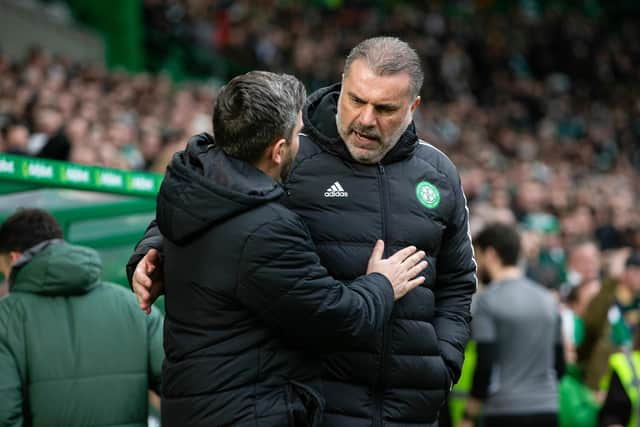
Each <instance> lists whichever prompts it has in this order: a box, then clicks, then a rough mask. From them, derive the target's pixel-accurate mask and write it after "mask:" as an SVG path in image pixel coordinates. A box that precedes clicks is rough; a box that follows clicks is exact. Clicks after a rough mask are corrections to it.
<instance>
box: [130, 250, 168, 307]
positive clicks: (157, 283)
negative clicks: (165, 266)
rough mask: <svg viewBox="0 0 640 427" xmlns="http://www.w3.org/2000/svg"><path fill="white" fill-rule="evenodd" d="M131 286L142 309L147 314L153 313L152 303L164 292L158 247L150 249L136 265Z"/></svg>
mask: <svg viewBox="0 0 640 427" xmlns="http://www.w3.org/2000/svg"><path fill="white" fill-rule="evenodd" d="M131 287H132V288H133V292H135V294H136V298H137V299H138V305H139V306H140V309H141V310H142V311H144V312H145V313H147V314H149V313H151V305H152V304H153V302H154V301H155V300H156V299H158V297H159V296H160V295H162V294H163V293H164V283H163V281H162V265H160V254H159V253H158V251H157V250H156V249H149V252H147V253H146V254H145V256H144V257H142V259H141V260H140V262H139V263H138V265H137V266H136V269H135V271H134V272H133V277H132V278H131Z"/></svg>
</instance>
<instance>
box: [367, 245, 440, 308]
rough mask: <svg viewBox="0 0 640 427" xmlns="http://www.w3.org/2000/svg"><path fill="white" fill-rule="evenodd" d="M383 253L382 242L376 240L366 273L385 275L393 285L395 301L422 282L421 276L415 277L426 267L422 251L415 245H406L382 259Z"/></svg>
mask: <svg viewBox="0 0 640 427" xmlns="http://www.w3.org/2000/svg"><path fill="white" fill-rule="evenodd" d="M416 251H417V252H416ZM383 254H384V242H383V241H382V240H378V241H377V242H376V245H375V246H374V248H373V252H372V253H371V258H369V265H368V267H367V274H370V273H380V274H383V275H384V276H386V277H387V279H389V281H390V282H391V286H393V296H394V299H395V300H396V301H397V300H399V299H400V298H402V297H403V296H405V295H406V294H407V292H409V291H410V290H412V289H413V288H416V287H418V286H420V285H421V284H423V283H424V277H423V276H419V277H416V276H418V274H420V272H421V271H422V270H424V269H425V268H427V262H426V261H424V255H425V253H424V252H423V251H418V250H417V248H416V247H415V246H407V247H406V248H404V249H400V250H399V251H398V252H396V253H395V254H393V255H391V256H390V257H389V258H387V259H382V255H383Z"/></svg>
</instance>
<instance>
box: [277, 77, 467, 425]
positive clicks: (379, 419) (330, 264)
mask: <svg viewBox="0 0 640 427" xmlns="http://www.w3.org/2000/svg"><path fill="white" fill-rule="evenodd" d="M339 91H340V86H339V85H335V86H332V87H329V88H326V89H324V90H320V91H318V92H316V93H315V94H313V95H312V96H311V97H310V99H309V101H308V105H307V107H306V108H305V111H304V116H303V117H304V124H305V128H304V130H303V132H304V133H305V136H303V138H302V139H301V143H300V151H299V153H298V156H297V159H296V165H295V166H294V168H293V170H292V172H291V175H290V177H289V180H288V182H287V191H288V194H289V197H288V198H287V199H286V204H287V205H288V206H289V207H290V208H292V209H293V210H294V211H296V212H297V213H298V214H299V215H300V216H301V217H302V218H303V220H304V221H305V223H306V224H307V226H308V227H309V229H310V230H311V235H312V236H313V239H314V241H315V243H316V247H317V250H318V254H319V255H320V259H321V261H322V264H323V265H324V266H326V267H327V269H328V270H329V272H330V273H331V274H332V275H333V276H334V277H336V278H339V279H342V280H352V279H354V278H356V277H357V276H358V274H359V273H360V272H361V271H362V269H363V268H364V266H365V265H366V263H367V258H368V254H369V248H370V247H371V245H372V244H373V242H374V241H375V239H378V238H382V239H384V241H385V242H386V251H387V255H389V254H391V253H392V252H395V251H396V250H398V249H400V248H402V247H404V246H407V245H409V244H414V245H416V246H417V247H418V248H420V249H422V250H424V251H425V252H426V253H427V261H428V262H429V266H428V268H427V270H426V273H425V274H426V284H425V285H423V286H421V287H419V288H417V289H415V290H413V291H412V292H410V293H409V294H408V295H407V296H406V297H405V298H403V299H402V300H400V301H398V302H397V304H396V305H395V307H394V310H393V313H392V319H391V321H390V322H389V323H387V325H386V326H385V327H384V330H383V331H382V333H379V334H378V335H376V336H375V338H367V339H359V340H352V341H349V342H344V343H342V346H343V349H342V351H339V352H332V353H330V354H326V355H325V357H324V361H325V375H324V381H323V386H324V396H325V399H326V400H327V407H326V413H325V425H326V426H330V427H335V426H350V427H358V426H363V427H364V426H367V427H369V426H372V425H373V426H389V427H391V426H407V425H411V426H425V425H429V424H431V423H433V422H435V421H436V418H437V413H438V410H439V408H440V406H441V405H442V403H443V402H444V399H445V397H446V394H447V392H448V390H449V389H450V387H451V384H452V381H457V379H458V376H459V374H460V369H461V365H462V361H463V352H464V347H465V345H466V343H467V340H468V338H469V321H470V312H469V304H470V301H471V295H472V293H473V292H474V290H475V287H476V278H475V262H474V260H473V251H472V246H471V240H470V237H469V229H468V212H467V207H466V200H465V197H464V194H463V192H462V189H461V186H460V179H459V176H458V173H457V171H456V169H455V167H454V165H453V164H452V163H451V161H450V160H449V159H448V158H447V157H446V156H445V155H444V154H443V153H441V152H440V151H438V150H437V149H435V148H434V147H432V146H430V145H428V144H426V143H422V142H421V141H419V140H418V138H417V137H416V135H415V133H414V128H413V125H412V126H410V128H409V129H408V130H407V131H406V132H405V133H404V134H403V135H402V137H401V139H400V141H399V142H398V144H397V145H396V146H395V147H394V148H393V149H392V150H391V151H390V152H389V153H388V154H387V155H386V157H385V158H384V159H383V160H382V161H381V162H380V163H379V164H376V165H363V164H360V163H357V162H355V161H354V160H353V158H352V157H351V155H350V154H349V152H348V150H347V148H346V146H345V145H344V143H343V142H342V140H341V139H340V138H339V136H338V133H337V129H336V122H335V114H336V105H337V99H338V94H339Z"/></svg>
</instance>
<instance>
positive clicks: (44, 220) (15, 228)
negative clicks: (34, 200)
mask: <svg viewBox="0 0 640 427" xmlns="http://www.w3.org/2000/svg"><path fill="white" fill-rule="evenodd" d="M62 237H63V235H62V228H61V227H60V224H59V223H58V221H56V219H55V218H54V217H53V215H51V214H50V213H49V212H47V211H43V210H41V209H19V210H18V211H17V212H16V213H14V214H13V215H11V216H10V217H9V218H7V219H6V221H5V222H4V223H2V225H0V253H8V252H11V251H18V252H24V251H26V250H27V249H29V248H31V247H33V246H35V245H37V244H38V243H42V242H44V241H47V240H51V239H62Z"/></svg>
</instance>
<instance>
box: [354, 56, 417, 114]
mask: <svg viewBox="0 0 640 427" xmlns="http://www.w3.org/2000/svg"><path fill="white" fill-rule="evenodd" d="M410 86H411V77H410V76H409V74H408V73H405V72H400V73H395V74H387V75H379V74H377V73H376V72H375V71H374V70H373V69H372V68H370V67H369V66H368V65H367V63H366V62H365V61H364V60H356V61H354V62H353V63H352V64H351V67H350V68H349V71H348V73H346V74H345V75H344V76H343V82H342V91H343V95H348V96H356V97H358V98H359V99H361V100H363V101H367V102H370V103H372V104H398V103H404V102H407V101H411V100H410V99H409V93H410Z"/></svg>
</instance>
